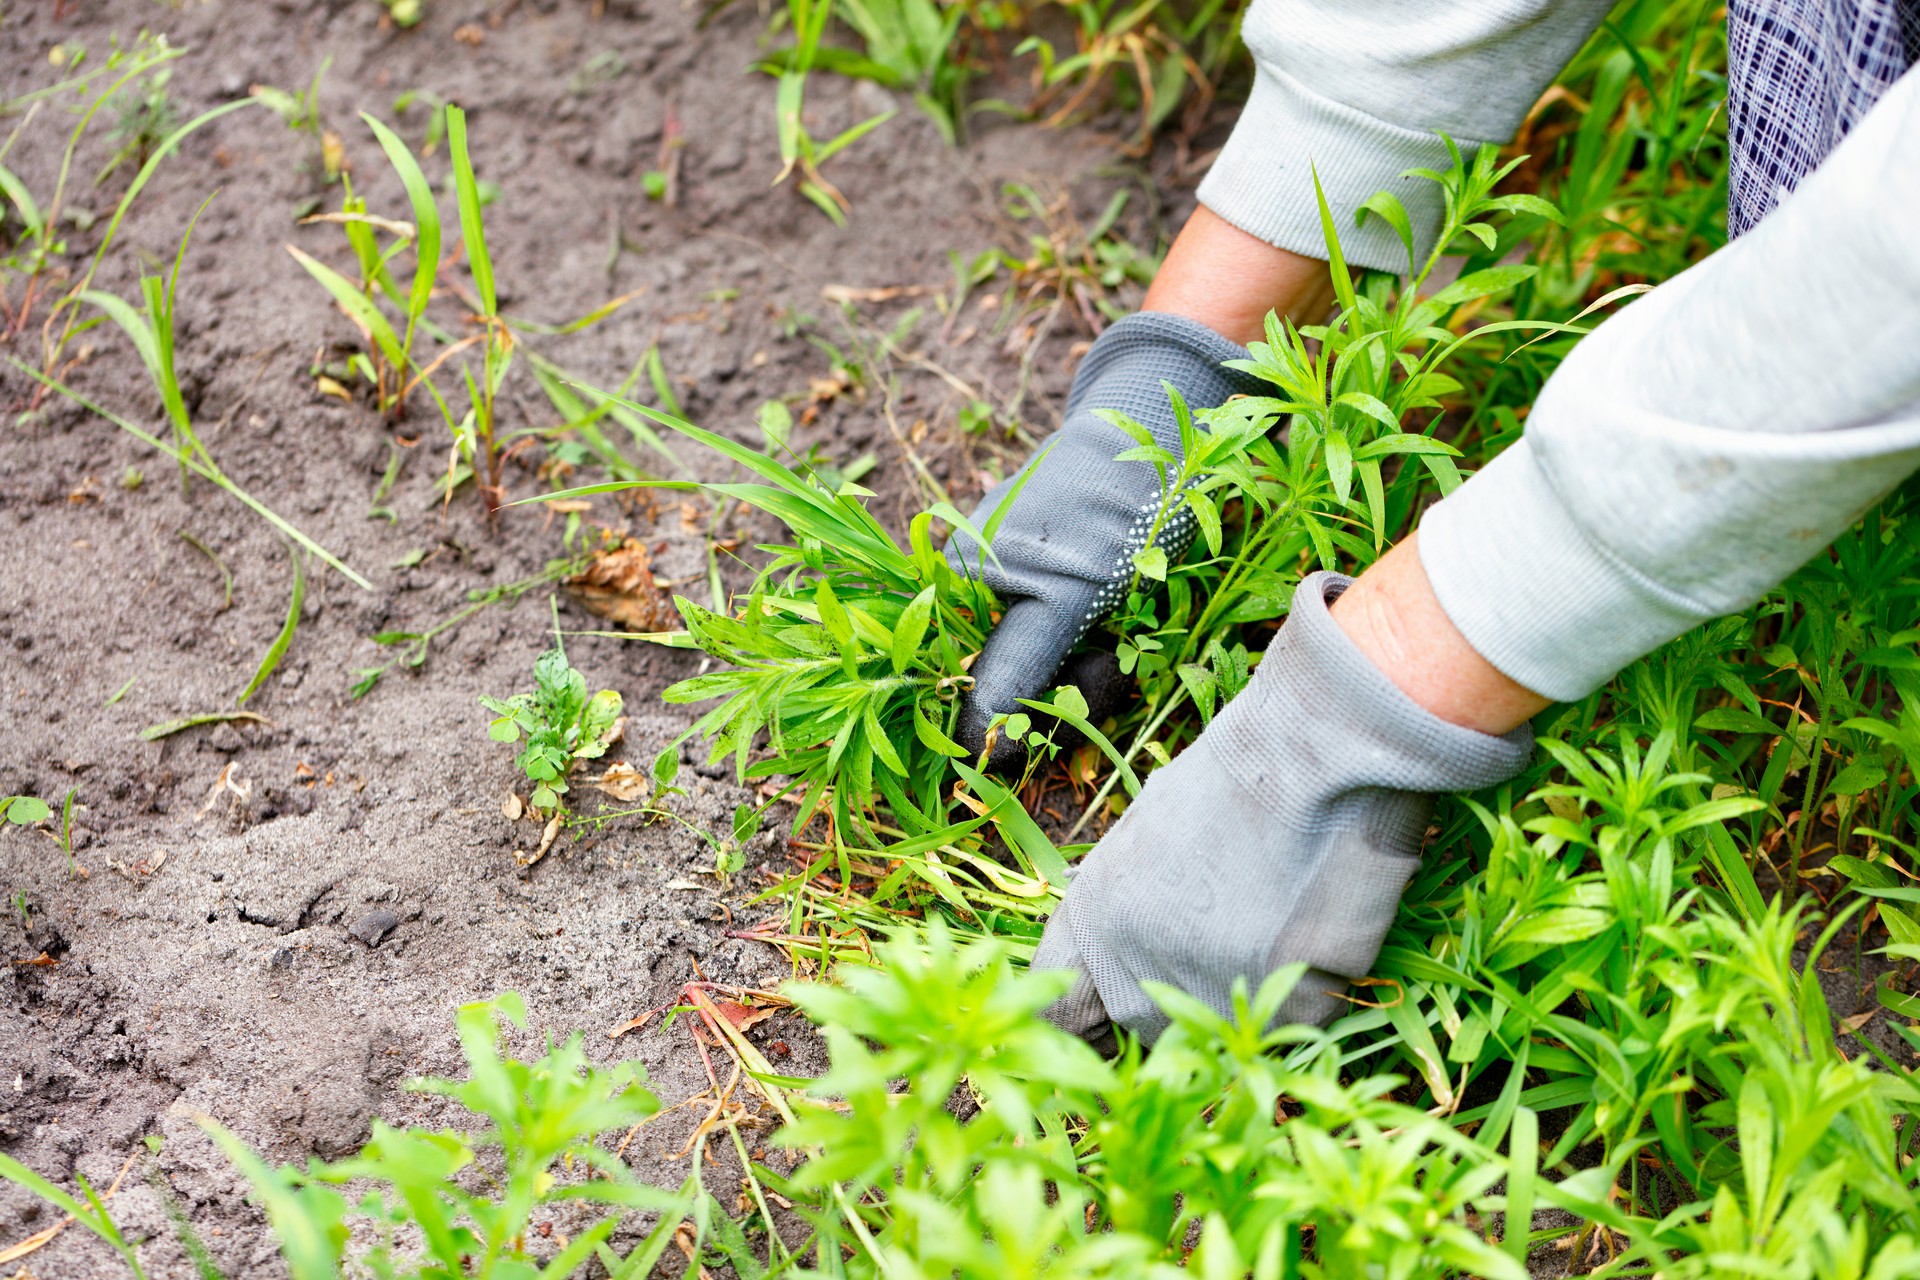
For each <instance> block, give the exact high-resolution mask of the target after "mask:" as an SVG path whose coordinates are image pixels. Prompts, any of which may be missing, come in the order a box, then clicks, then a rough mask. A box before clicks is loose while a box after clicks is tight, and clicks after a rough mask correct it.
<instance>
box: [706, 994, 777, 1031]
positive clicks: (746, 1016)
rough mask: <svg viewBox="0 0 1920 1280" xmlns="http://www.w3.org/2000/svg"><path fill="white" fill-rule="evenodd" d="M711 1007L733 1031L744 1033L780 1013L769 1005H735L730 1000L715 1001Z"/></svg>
mask: <svg viewBox="0 0 1920 1280" xmlns="http://www.w3.org/2000/svg"><path fill="white" fill-rule="evenodd" d="M713 1007H714V1009H715V1010H716V1011H717V1012H718V1013H719V1014H720V1016H721V1017H723V1018H725V1019H726V1020H727V1021H728V1022H730V1023H732V1024H733V1029H734V1030H735V1031H745V1030H746V1029H747V1028H748V1027H751V1026H754V1025H756V1024H758V1023H762V1022H765V1021H766V1020H767V1019H768V1018H771V1017H772V1016H773V1015H774V1014H776V1013H778V1012H780V1010H778V1009H776V1008H774V1007H773V1006H771V1005H749V1004H736V1003H734V1002H733V1001H731V1000H715V1001H714V1002H713Z"/></svg>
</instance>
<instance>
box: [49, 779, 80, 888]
mask: <svg viewBox="0 0 1920 1280" xmlns="http://www.w3.org/2000/svg"><path fill="white" fill-rule="evenodd" d="M79 795H80V788H78V787H69V788H68V789H67V799H66V803H65V804H63V805H61V806H60V831H59V833H58V834H57V835H55V837H54V839H56V840H58V841H59V842H60V852H62V853H64V854H66V855H67V878H68V879H69V880H74V879H78V878H79V877H80V876H81V875H83V874H85V873H84V872H82V871H81V870H80V864H79V863H77V862H75V861H74V860H73V802H74V801H75V799H77V798H78V797H79Z"/></svg>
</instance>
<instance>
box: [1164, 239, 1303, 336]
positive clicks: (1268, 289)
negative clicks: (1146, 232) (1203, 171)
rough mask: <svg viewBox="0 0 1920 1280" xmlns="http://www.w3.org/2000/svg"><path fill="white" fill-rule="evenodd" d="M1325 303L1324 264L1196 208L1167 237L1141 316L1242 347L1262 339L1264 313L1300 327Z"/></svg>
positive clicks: (1264, 323) (1264, 320) (1264, 321)
mask: <svg viewBox="0 0 1920 1280" xmlns="http://www.w3.org/2000/svg"><path fill="white" fill-rule="evenodd" d="M1332 303H1333V279H1332V277H1331V276H1330V275H1329V274H1328V270H1327V264H1326V262H1325V261H1323V260H1321V259H1318V258H1307V257H1302V256H1301V255H1300V254H1297V253H1293V252H1290V251H1289V250H1286V249H1281V248H1276V247H1275V246H1273V245H1270V244H1268V243H1267V242H1266V241H1264V240H1260V239H1258V238H1256V237H1254V236H1251V235H1249V234H1247V233H1246V232H1244V231H1242V230H1240V228H1238V227H1236V226H1234V225H1233V224H1232V223H1230V222H1228V221H1226V220H1225V219H1224V218H1222V217H1220V216H1219V215H1218V214H1216V213H1214V212H1213V211H1212V210H1210V209H1208V208H1207V207H1206V206H1205V205H1201V206H1200V207H1198V208H1196V209H1195V210H1194V211H1193V216H1192V217H1191V218H1189V219H1187V224H1186V226H1184V227H1182V228H1181V229H1180V234H1179V235H1178V236H1177V237H1175V239H1174V242H1173V247H1172V248H1171V249H1169V250H1168V251H1167V259H1166V261H1165V262H1164V263H1162V264H1161V266H1160V270H1159V272H1158V274H1156V275H1155V276H1154V278H1153V284H1152V285H1151V286H1150V287H1149V288H1148V290H1147V296H1146V300H1145V301H1144V302H1142V303H1141V310H1143V311H1164V312H1168V313H1171V314H1173V315H1178V316H1185V317H1186V318H1187V319H1189V320H1194V321H1197V322H1198V323H1200V324H1203V325H1205V326H1207V328H1209V329H1211V330H1213V331H1214V332H1215V333H1218V334H1220V335H1222V336H1223V337H1226V338H1231V339H1232V340H1233V341H1235V342H1238V343H1241V344H1243V345H1244V344H1246V343H1249V342H1258V341H1260V340H1261V339H1262V336H1263V335H1264V334H1265V332H1266V318H1267V313H1268V312H1269V311H1274V312H1278V313H1279V314H1280V315H1283V316H1287V317H1289V318H1291V319H1293V320H1294V321H1295V322H1296V323H1307V322H1312V321H1317V320H1318V319H1319V318H1320V317H1321V316H1322V315H1323V314H1324V313H1325V312H1326V310H1327V308H1328V307H1329V306H1331V305H1332Z"/></svg>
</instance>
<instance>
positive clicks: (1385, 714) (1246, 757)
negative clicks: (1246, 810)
mask: <svg viewBox="0 0 1920 1280" xmlns="http://www.w3.org/2000/svg"><path fill="white" fill-rule="evenodd" d="M1352 582H1353V579H1352V578H1349V577H1346V576H1344V575H1342V574H1337V573H1315V574H1311V575H1309V576H1308V577H1307V578H1305V579H1304V580H1302V582H1301V583H1300V586H1299V588H1298V590H1296V591H1295V593H1294V597H1293V608H1292V611H1291V612H1290V613H1289V614H1288V616H1287V621H1286V625H1284V626H1283V627H1281V628H1280V632H1279V634H1278V635H1276V636H1275V637H1274V639H1273V643H1272V644H1271V645H1269V646H1268V648H1267V653H1266V657H1265V658H1264V659H1263V660H1262V661H1261V663H1260V667H1259V669H1258V671H1256V672H1255V674H1254V677H1253V680H1252V682H1251V683H1250V684H1249V686H1248V688H1247V690H1246V692H1245V693H1243V694H1242V695H1241V697H1240V698H1238V699H1235V701H1234V702H1233V703H1232V704H1230V705H1229V707H1228V708H1227V710H1226V711H1224V712H1222V713H1221V714H1220V716H1219V718H1218V719H1217V720H1216V721H1215V722H1214V725H1213V727H1212V728H1211V729H1210V730H1209V731H1208V733H1209V737H1211V738H1212V740H1213V745H1214V746H1215V747H1216V749H1217V752H1218V755H1219V757H1220V759H1221V761H1222V763H1223V765H1224V766H1225V767H1226V768H1227V769H1228V770H1229V771H1230V772H1232V773H1233V774H1234V776H1235V777H1236V779H1237V780H1238V781H1239V782H1240V783H1241V785H1242V786H1244V787H1245V788H1246V789H1247V792H1248V794H1249V795H1251V796H1253V797H1255V798H1256V799H1257V800H1258V801H1259V802H1260V803H1261V804H1262V805H1263V806H1265V807H1266V808H1267V809H1268V810H1269V811H1270V812H1272V813H1273V814H1274V815H1275V816H1276V817H1277V818H1279V819H1281V820H1282V821H1302V820H1307V813H1308V812H1309V811H1310V810H1312V809H1313V808H1314V807H1315V806H1318V805H1322V804H1324V803H1326V802H1327V800H1328V799H1329V798H1330V797H1329V796H1327V795H1325V794H1319V793H1316V791H1315V789H1312V788H1304V787H1301V786H1300V785H1298V783H1297V781H1296V782H1295V783H1294V784H1293V785H1286V784H1285V780H1286V779H1287V778H1288V777H1289V776H1290V775H1291V776H1294V777H1296V778H1297V777H1298V776H1299V773H1300V765H1301V763H1302V761H1303V760H1317V761H1318V762H1319V764H1320V766H1321V771H1322V772H1326V770H1327V762H1329V761H1334V760H1338V761H1339V762H1340V765H1341V768H1340V769H1339V771H1338V772H1339V774H1340V776H1339V779H1338V781H1339V784H1340V788H1341V789H1342V790H1347V791H1351V790H1355V789H1360V788H1366V789H1373V788H1378V789H1382V790H1387V791H1398V792H1414V793H1428V794H1431V793H1434V792H1440V791H1479V790H1482V789H1484V788H1487V787H1492V786H1497V785H1499V784H1500V783H1502V782H1505V781H1507V780H1508V779H1509V778H1512V777H1513V776H1514V775H1516V774H1518V773H1519V772H1520V771H1521V770H1522V769H1524V768H1526V766H1527V762H1528V761H1529V760H1530V759H1532V756H1533V731H1532V729H1531V727H1529V726H1527V725H1524V724H1523V725H1521V726H1520V727H1519V728H1517V729H1515V730H1514V731H1513V732H1511V733H1508V734H1504V735H1502V736H1500V737H1493V736H1491V735H1489V734H1484V733H1479V732H1477V731H1475V730H1473V729H1468V728H1465V727H1463V726H1461V725H1457V724H1453V723H1451V722H1450V721H1446V720H1442V719H1441V718H1440V717H1438V716H1436V715H1434V714H1433V713H1432V712H1431V711H1428V710H1427V709H1426V708H1425V707H1422V706H1421V705H1420V704H1419V703H1417V702H1415V701H1414V700H1413V699H1412V698H1410V697H1408V696H1407V695H1406V694H1405V693H1404V692H1403V691H1402V690H1401V689H1400V687H1399V686H1398V685H1396V684H1394V683H1393V681H1392V680H1391V679H1389V678H1388V677H1387V675H1386V673H1385V672H1383V671H1381V670H1380V669H1379V668H1378V667H1376V666H1374V665H1373V662H1372V660H1371V659H1369V658H1368V657H1367V656H1366V655H1365V654H1363V653H1361V652H1360V650H1359V649H1358V648H1356V647H1355V646H1354V643H1353V641H1352V640H1351V639H1349V638H1348V636H1347V633H1346V632H1345V631H1343V630H1342V629H1341V627H1340V624H1339V623H1338V622H1337V621H1335V620H1334V617H1333V614H1332V613H1331V612H1330V611H1329V608H1328V606H1330V605H1331V604H1332V603H1333V602H1334V601H1335V600H1337V599H1339V598H1340V595H1341V593H1342V592H1344V591H1345V590H1346V589H1347V587H1348V586H1350V585H1352Z"/></svg>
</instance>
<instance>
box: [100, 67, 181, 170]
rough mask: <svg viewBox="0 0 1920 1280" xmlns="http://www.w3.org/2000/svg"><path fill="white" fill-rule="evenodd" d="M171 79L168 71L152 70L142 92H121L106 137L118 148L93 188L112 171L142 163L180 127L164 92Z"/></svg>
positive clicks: (176, 113) (166, 93)
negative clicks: (131, 162) (123, 166)
mask: <svg viewBox="0 0 1920 1280" xmlns="http://www.w3.org/2000/svg"><path fill="white" fill-rule="evenodd" d="M172 76H173V72H172V70H171V69H170V68H168V69H162V70H160V71H156V72H154V73H153V76H152V78H151V79H149V80H148V81H147V83H146V86H145V87H144V88H143V89H140V90H138V91H137V92H136V91H134V90H132V89H128V90H125V91H123V92H122V93H121V94H120V95H119V96H118V97H117V98H116V99H115V102H114V106H115V109H116V111H117V112H118V118H117V119H116V120H115V121H114V125H113V128H112V129H111V130H110V131H109V133H108V136H109V137H111V138H113V139H114V140H115V141H117V142H118V143H119V144H120V148H119V150H117V151H115V152H114V153H113V156H112V158H111V159H109V160H108V161H107V163H106V165H105V166H104V167H102V168H101V170H100V172H99V173H98V174H96V175H95V176H94V179H93V185H94V186H96V187H97V186H99V185H100V184H101V183H103V182H105V181H106V180H107V178H108V177H109V176H110V175H112V173H113V171H114V170H115V169H118V168H119V167H120V166H121V165H123V164H125V163H126V162H127V161H129V160H131V161H133V162H134V164H135V165H144V164H146V162H147V160H148V159H149V158H150V157H151V156H152V155H153V152H154V149H155V148H156V147H158V146H159V145H160V144H161V142H162V141H164V140H165V139H166V138H167V136H168V135H169V134H171V133H172V132H173V131H174V130H175V129H177V128H179V127H180V114H179V112H178V111H176V110H175V109H174V105H173V98H172V96H171V95H169V94H168V92H167V81H168V80H169V79H171V78H172Z"/></svg>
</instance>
